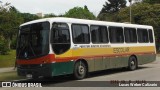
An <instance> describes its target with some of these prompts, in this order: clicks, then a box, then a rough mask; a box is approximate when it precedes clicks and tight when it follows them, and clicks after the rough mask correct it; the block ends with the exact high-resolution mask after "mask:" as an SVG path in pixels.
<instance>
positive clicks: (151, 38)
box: [148, 29, 153, 43]
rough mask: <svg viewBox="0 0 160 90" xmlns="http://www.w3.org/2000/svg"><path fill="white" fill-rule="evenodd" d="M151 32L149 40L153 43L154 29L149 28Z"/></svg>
mask: <svg viewBox="0 0 160 90" xmlns="http://www.w3.org/2000/svg"><path fill="white" fill-rule="evenodd" d="M148 32H149V41H150V42H151V43H152V42H153V33H152V30H151V29H150V30H148Z"/></svg>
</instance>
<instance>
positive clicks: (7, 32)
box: [0, 3, 23, 49]
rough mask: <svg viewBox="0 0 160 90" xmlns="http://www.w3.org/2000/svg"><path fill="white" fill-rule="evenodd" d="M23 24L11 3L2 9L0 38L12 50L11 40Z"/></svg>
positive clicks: (0, 8) (0, 9)
mask: <svg viewBox="0 0 160 90" xmlns="http://www.w3.org/2000/svg"><path fill="white" fill-rule="evenodd" d="M22 22H23V19H22V18H21V17H19V16H18V15H17V12H15V9H13V7H11V6H10V4H9V3H6V4H4V5H2V6H1V7H0V37H1V38H3V40H5V41H6V42H7V45H6V47H7V48H9V49H10V44H11V40H12V39H13V36H14V35H16V33H17V30H18V29H17V28H18V27H19V25H20V24H21V23H22Z"/></svg>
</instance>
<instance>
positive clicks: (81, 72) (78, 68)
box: [74, 61, 87, 79]
mask: <svg viewBox="0 0 160 90" xmlns="http://www.w3.org/2000/svg"><path fill="white" fill-rule="evenodd" d="M86 74H87V68H86V65H85V64H84V62H82V61H78V62H76V63H75V66H74V77H75V78H76V79H83V78H85V76H86Z"/></svg>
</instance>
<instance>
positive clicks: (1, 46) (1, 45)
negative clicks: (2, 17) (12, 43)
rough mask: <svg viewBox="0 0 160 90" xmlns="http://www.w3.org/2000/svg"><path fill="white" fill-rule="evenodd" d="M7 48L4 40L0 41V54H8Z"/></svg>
mask: <svg viewBox="0 0 160 90" xmlns="http://www.w3.org/2000/svg"><path fill="white" fill-rule="evenodd" d="M8 52H9V48H8V47H7V42H6V41H5V40H0V54H1V55H5V54H8Z"/></svg>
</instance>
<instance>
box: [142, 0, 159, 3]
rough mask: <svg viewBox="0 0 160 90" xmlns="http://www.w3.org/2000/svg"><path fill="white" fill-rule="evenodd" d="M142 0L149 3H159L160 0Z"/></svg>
mask: <svg viewBox="0 0 160 90" xmlns="http://www.w3.org/2000/svg"><path fill="white" fill-rule="evenodd" d="M143 2H145V3H149V4H158V3H160V0H143Z"/></svg>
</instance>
